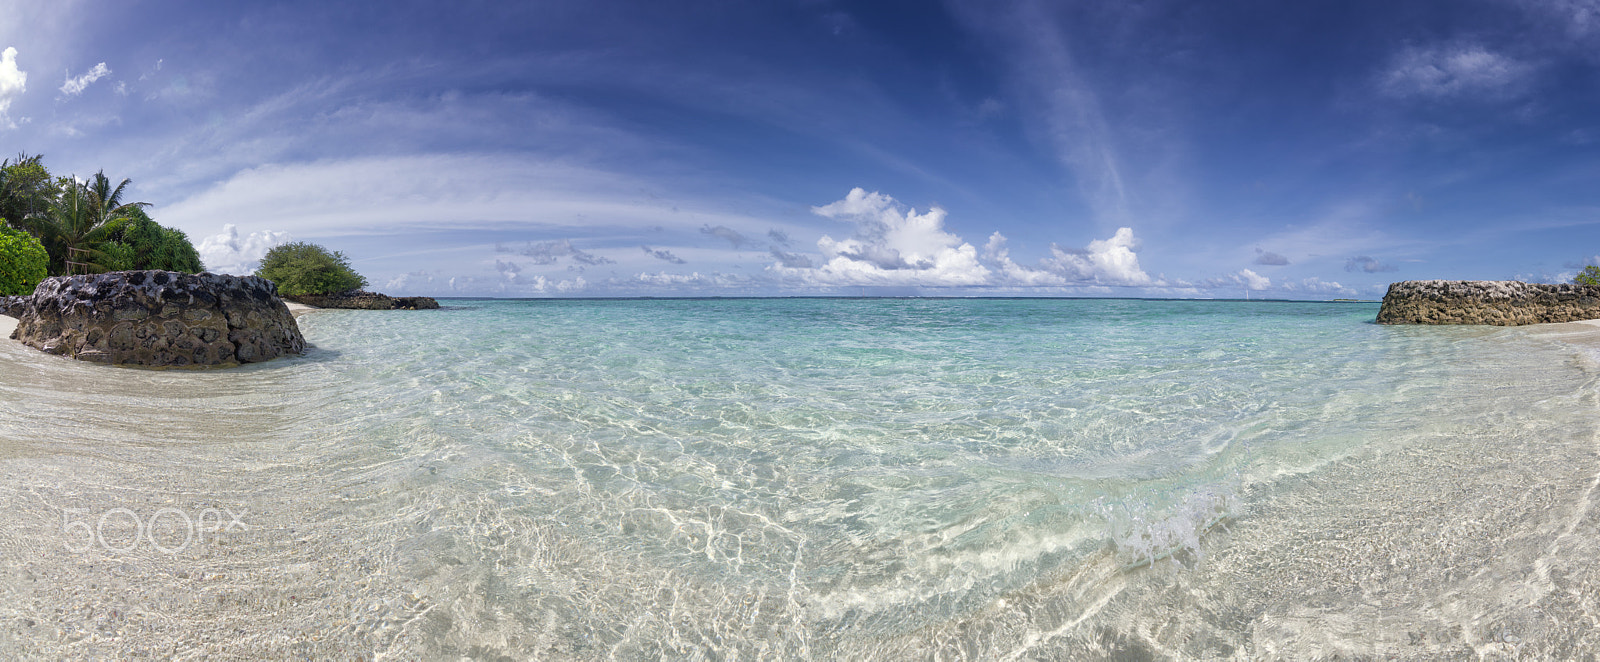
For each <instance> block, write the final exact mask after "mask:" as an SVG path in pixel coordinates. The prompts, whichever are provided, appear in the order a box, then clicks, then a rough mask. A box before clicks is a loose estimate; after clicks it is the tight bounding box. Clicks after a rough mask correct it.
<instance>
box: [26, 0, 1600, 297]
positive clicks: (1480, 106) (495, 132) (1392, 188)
mask: <svg viewBox="0 0 1600 662" xmlns="http://www.w3.org/2000/svg"><path fill="white" fill-rule="evenodd" d="M0 5H3V7H0V10H3V11H0V16H3V18H0V52H3V59H0V153H4V154H5V155H7V156H10V155H14V154H16V153H18V152H28V153H37V154H43V155H44V156H45V162H46V165H47V166H49V167H50V168H51V170H52V171H54V172H58V173H62V174H67V173H76V174H78V175H80V176H84V175H89V174H92V173H93V172H95V171H96V170H99V169H102V168H103V169H105V170H106V172H107V174H108V175H111V176H113V177H117V178H121V177H130V178H132V179H133V180H134V185H133V187H132V191H131V195H132V197H133V198H134V199H136V200H142V201H147V202H150V203H152V204H153V205H154V206H153V207H152V208H151V209H150V212H151V215H152V216H153V217H154V218H155V219H156V220H158V221H160V222H162V223H164V224H167V225H171V226H175V227H178V228H180V229H182V230H184V231H185V232H187V233H188V234H189V236H190V237H191V238H192V239H194V240H195V242H196V244H197V245H199V246H200V247H201V249H202V257H203V258H204V259H205V260H206V263H207V265H208V266H209V267H211V268H212V269H214V270H219V271H228V272H233V273H244V272H248V271H249V270H251V269H252V268H253V260H256V259H259V257H260V255H261V253H262V252H263V251H265V250H266V248H267V247H269V246H271V245H274V244H276V243H282V242H284V241H289V240H304V241H312V242H316V243H321V244H323V245H326V246H328V247H330V248H334V249H337V250H341V251H343V252H344V253H346V254H347V255H348V256H350V257H351V258H352V261H353V263H354V265H355V266H356V267H357V269H358V270H359V271H361V272H362V273H363V274H365V275H366V276H367V277H368V278H369V279H370V280H371V281H372V285H373V288H374V289H379V290H382V291H386V292H389V293H391V294H425V295H443V296H451V295H459V296H466V295H487V296H639V295H646V296H675V295H730V296H731V295H752V294H753V295H785V294H895V295H904V294H923V295H972V294H980V295H981V294H993V295H1034V294H1036V295H1053V296H1060V295H1067V296H1081V295H1090V296H1093V295H1110V296H1179V297H1190V296H1193V297H1240V296H1243V295H1244V294H1245V292H1246V290H1247V289H1248V290H1249V291H1250V295H1251V296H1252V297H1255V296H1270V297H1287V298H1307V299H1324V298H1333V297H1363V298H1373V297H1377V296H1381V295H1382V292H1383V289H1384V288H1385V287H1386V286H1387V285H1388V283H1390V282H1392V281H1396V280H1408V279H1426V278H1449V279H1493V280H1499V279H1512V278H1518V279H1523V280H1539V281H1559V280H1564V279H1567V278H1570V277H1571V275H1572V273H1573V272H1574V271H1576V270H1577V269H1580V268H1581V267H1582V266H1583V265H1584V264H1587V263H1594V262H1596V261H1600V258H1597V257H1596V255H1597V253H1600V0H1495V1H1474V0H1466V1H1462V2H1431V3H1407V2H1381V3H1380V2H1349V1H1342V2H1293V3H1277V2H1260V1H1251V2H1212V3H1179V2H1161V1H1153V2H1042V1H1036V2H1030V1H1026V0H1018V1H1010V2H1008V1H997V2H978V1H974V2H961V1H956V2H947V3H943V4H941V3H936V2H880V3H847V2H827V1H823V0H793V1H782V0H774V1H772V2H723V3H717V2H701V3H689V2H659V1H656V2H591V3H580V2H527V3H501V2H449V3H444V2H436V3H418V2H389V3H381V4H379V3H326V2H306V3H294V2H284V3H268V2H261V3H248V4H240V3H213V2H191V3H185V2H149V3H98V4H90V3H84V2H69V1H61V0H56V1H51V2H33V1H31V0H0Z"/></svg>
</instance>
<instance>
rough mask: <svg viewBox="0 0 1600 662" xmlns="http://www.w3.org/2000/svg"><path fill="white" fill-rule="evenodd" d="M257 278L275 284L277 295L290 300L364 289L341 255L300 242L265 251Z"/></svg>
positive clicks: (358, 277) (365, 280) (364, 285)
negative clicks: (305, 296)
mask: <svg viewBox="0 0 1600 662" xmlns="http://www.w3.org/2000/svg"><path fill="white" fill-rule="evenodd" d="M256 275H257V276H260V277H262V278H265V279H267V280H270V281H272V282H274V283H277V285H278V293H279V294H286V295H289V296H298V295H303V294H338V293H340V292H349V291H351V290H359V289H361V288H363V287H366V285H367V279H366V278H363V277H362V276H361V274H358V273H356V272H355V270H354V269H351V268H350V260H349V258H346V257H345V256H344V254H343V253H340V252H338V251H329V250H328V249H326V248H323V247H321V246H318V245H316V244H308V243H306V242H303V241H297V242H294V243H291V244H284V245H282V246H277V247H275V248H273V249H272V250H269V251H267V254H266V256H265V257H263V258H261V268H260V269H259V270H257V271H256Z"/></svg>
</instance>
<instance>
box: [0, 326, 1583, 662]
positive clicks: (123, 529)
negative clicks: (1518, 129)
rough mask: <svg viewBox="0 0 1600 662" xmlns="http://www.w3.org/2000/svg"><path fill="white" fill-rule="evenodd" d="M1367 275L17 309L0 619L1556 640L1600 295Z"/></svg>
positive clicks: (230, 647)
mask: <svg viewBox="0 0 1600 662" xmlns="http://www.w3.org/2000/svg"><path fill="white" fill-rule="evenodd" d="M1373 314H1375V310H1374V309H1373V307H1371V306H1359V305H1357V306H1350V305H1327V304H1286V303H1254V304H1243V303H1226V302H1137V301H984V300H977V301H973V300H865V301H863V300H756V301H748V300H712V301H540V302H508V301H483V302H472V303H471V304H470V305H468V306H461V307H457V308H455V309H452V310H441V311H422V312H373V311H319V312H316V313H313V314H310V315H307V316H303V317H301V318H300V322H301V324H302V329H303V331H304V332H305V335H306V337H307V340H308V341H310V342H312V343H313V344H315V345H316V346H317V348H318V349H317V351H314V352H312V353H310V354H308V355H307V356H305V357H302V358H296V359H290V360H287V361H279V362H274V363H272V364H266V365H263V366H259V367H251V368H246V369H241V370H232V371H205V372H171V371H169V372H158V371H143V370H115V369H106V368H103V367H99V366H92V365H86V364H79V363H74V362H71V361H65V360H61V359H58V358H55V357H50V356H45V355H43V354H40V353H37V352H33V351H32V350H28V349H27V348H24V347H21V346H20V345H17V344H15V343H0V458H3V460H0V474H3V475H0V494H3V495H4V499H5V500H4V503H5V504H6V505H7V506H8V507H7V508H6V509H5V511H4V512H3V514H0V522H3V524H4V526H0V652H5V653H7V654H10V655H20V656H25V657H27V656H32V657H45V658H56V657H61V656H68V657H107V656H123V655H134V654H144V655H150V656H163V657H165V656H172V655H187V656H197V655H204V654H227V655H238V656H249V657H256V656H267V657H288V656H304V657H318V658H321V657H334V656H340V657H357V658H360V657H374V656H394V657H401V658H409V657H424V658H435V657H468V658H475V659H477V658H483V659H497V658H502V657H504V658H510V659H526V658H537V657H543V658H550V659H600V658H609V657H618V658H624V659H640V658H643V659H652V658H667V659H682V658H690V659H695V658H729V657H735V656H737V657H740V658H749V657H768V658H796V659H800V658H839V659H906V658H912V659H917V658H928V659H932V658H939V659H1007V658H1012V659H1020V658H1027V659H1040V658H1042V659H1094V658H1097V657H1099V658H1107V659H1129V658H1141V657H1155V658H1163V657H1181V658H1193V657H1245V658H1259V657H1287V658H1306V657H1336V656H1345V657H1351V656H1384V657H1402V658H1416V659H1432V658H1437V657H1441V656H1483V657H1496V656H1502V655H1503V656H1531V657H1571V656H1576V655H1578V654H1580V653H1581V652H1586V651H1596V650H1600V642H1597V641H1595V640H1594V639H1593V638H1594V637H1595V636H1596V635H1594V634H1592V632H1595V631H1600V628H1594V627H1593V626H1592V622H1591V621H1590V620H1589V617H1588V616H1587V614H1591V613H1597V612H1596V607H1600V602H1597V600H1596V595H1595V593H1594V591H1595V589H1594V588H1593V587H1594V586H1597V585H1600V581H1596V579H1597V578H1594V577H1591V573H1592V572H1593V571H1592V570H1591V569H1590V567H1589V566H1590V565H1591V563H1590V562H1589V560H1590V559H1593V558H1596V555H1595V552H1597V551H1600V550H1597V549H1595V546H1596V544H1597V542H1600V535H1597V534H1600V528H1597V527H1600V521H1597V520H1596V519H1595V518H1596V514H1595V512H1594V510H1595V509H1594V508H1592V507H1591V504H1590V501H1591V500H1593V499H1600V494H1597V493H1596V481H1597V474H1600V462H1597V458H1596V444H1595V431H1594V418H1595V416H1594V411H1595V409H1594V408H1595V404H1596V403H1595V401H1594V398H1595V395H1594V387H1593V384H1592V380H1593V378H1594V374H1595V373H1594V369H1593V367H1592V366H1591V364H1590V362H1589V360H1588V359H1587V358H1586V356H1587V355H1586V353H1585V352H1586V351H1588V350H1586V349H1584V348H1583V347H1581V346H1579V345H1581V343H1583V342H1587V341H1588V340H1587V338H1589V337H1592V335H1591V334H1590V332H1591V331H1592V330H1590V329H1585V328H1582V327H1575V326H1558V327H1542V328H1541V329H1537V330H1526V329H1522V330H1515V329H1513V330H1505V329H1487V328H1433V329H1423V328H1391V327H1379V326H1376V325H1372V324H1369V323H1367V322H1368V321H1370V319H1371V317H1372V315H1373Z"/></svg>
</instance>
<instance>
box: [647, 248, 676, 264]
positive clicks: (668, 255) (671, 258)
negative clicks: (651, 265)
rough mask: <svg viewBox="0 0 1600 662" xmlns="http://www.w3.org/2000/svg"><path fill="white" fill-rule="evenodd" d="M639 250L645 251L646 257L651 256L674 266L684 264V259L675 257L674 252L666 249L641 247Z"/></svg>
mask: <svg viewBox="0 0 1600 662" xmlns="http://www.w3.org/2000/svg"><path fill="white" fill-rule="evenodd" d="M639 248H642V249H644V253H645V255H649V256H650V257H653V258H655V259H657V260H666V261H667V262H671V263H673V264H684V259H683V258H681V257H678V256H676V255H673V254H672V251H669V250H666V249H660V250H656V249H652V248H650V247H649V246H640V247H639Z"/></svg>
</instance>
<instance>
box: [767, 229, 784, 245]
mask: <svg viewBox="0 0 1600 662" xmlns="http://www.w3.org/2000/svg"><path fill="white" fill-rule="evenodd" d="M767 238H768V239H771V240H772V244H773V245H774V246H788V245H789V233H787V232H784V231H783V230H779V229H777V228H773V229H771V230H767Z"/></svg>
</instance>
